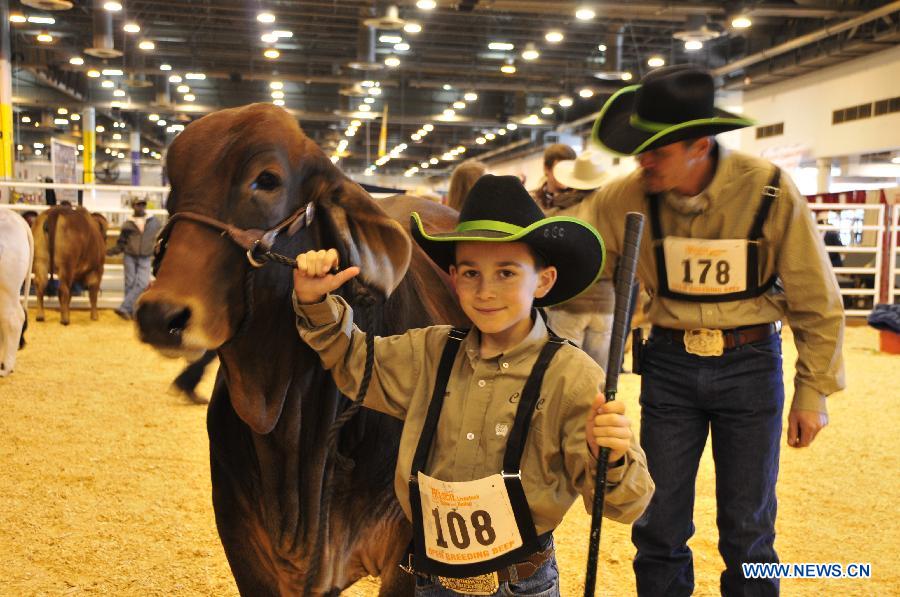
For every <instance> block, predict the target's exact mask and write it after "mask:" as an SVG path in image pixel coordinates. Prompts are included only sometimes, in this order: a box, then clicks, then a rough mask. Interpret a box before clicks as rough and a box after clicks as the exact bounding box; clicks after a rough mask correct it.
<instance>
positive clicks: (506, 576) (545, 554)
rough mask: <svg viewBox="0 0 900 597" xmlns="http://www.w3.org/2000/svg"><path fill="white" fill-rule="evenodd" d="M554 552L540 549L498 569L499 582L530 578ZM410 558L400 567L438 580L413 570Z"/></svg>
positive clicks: (434, 578) (549, 549)
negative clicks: (405, 564) (406, 563)
mask: <svg viewBox="0 0 900 597" xmlns="http://www.w3.org/2000/svg"><path fill="white" fill-rule="evenodd" d="M553 552H554V549H553V548H552V547H548V548H547V549H545V550H544V551H539V552H537V553H534V554H531V555H530V556H528V557H527V558H525V559H524V560H522V561H521V562H517V563H515V564H513V565H511V566H507V567H505V568H502V569H500V570H498V571H497V572H496V574H497V582H518V581H520V580H525V579H526V578H529V577H530V576H531V575H532V574H534V573H535V572H537V571H538V568H540V567H541V566H543V565H544V563H545V562H546V561H547V560H549V559H550V558H551V557H552V556H553ZM409 560H410V561H409V565H408V566H404V565H402V564H401V566H400V568H402V569H403V570H405V571H406V572H410V573H412V574H415V575H417V576H424V577H428V578H430V579H432V580H437V577H433V576H432V575H430V574H422V573H421V572H417V571H415V570H413V568H412V556H410V557H409Z"/></svg>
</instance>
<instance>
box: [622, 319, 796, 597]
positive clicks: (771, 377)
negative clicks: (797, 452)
mask: <svg viewBox="0 0 900 597" xmlns="http://www.w3.org/2000/svg"><path fill="white" fill-rule="evenodd" d="M783 405H784V383H783V381H782V372H781V337H780V336H779V335H775V336H773V337H771V338H769V339H767V340H762V341H760V342H755V343H752V344H747V345H744V346H741V347H738V348H736V349H733V350H726V352H725V354H723V355H722V356H718V357H700V356H696V355H692V354H688V353H687V352H685V350H684V346H682V345H681V344H680V343H674V342H671V341H669V340H668V339H666V338H662V337H656V338H651V339H650V341H649V342H648V344H647V346H646V348H645V351H644V361H643V378H642V384H641V445H642V446H643V448H644V451H645V452H646V453H647V464H648V467H649V469H650V476H651V477H653V480H654V481H655V483H656V493H655V494H654V495H653V499H652V500H651V501H650V505H649V507H648V508H647V511H646V512H645V513H644V515H643V516H641V518H640V519H638V521H637V522H636V523H635V524H634V527H633V529H632V540H633V542H634V545H635V547H637V550H638V552H637V556H636V557H635V560H634V571H635V576H636V578H637V589H638V594H639V595H642V596H644V595H645V596H652V597H663V596H682V595H690V594H691V593H692V592H693V589H694V568H693V559H692V556H691V550H690V549H689V548H688V547H687V541H688V539H690V537H691V536H692V535H693V534H694V523H693V511H694V486H695V481H696V477H697V467H698V465H699V461H700V456H701V454H702V453H703V448H704V446H705V444H706V437H707V432H708V431H709V430H711V432H712V452H713V459H714V461H715V467H716V499H717V502H718V515H717V518H716V523H717V525H718V527H719V553H721V554H722V558H723V559H724V560H725V566H726V570H725V572H723V573H722V576H721V579H720V586H721V591H722V594H723V595H728V596H731V595H777V594H778V580H777V579H757V580H748V579H744V576H743V572H742V570H741V563H744V562H777V561H778V556H777V555H776V554H775V549H774V547H773V543H774V541H775V511H776V499H775V482H776V480H777V478H778V455H779V447H780V441H781V414H782V407H783Z"/></svg>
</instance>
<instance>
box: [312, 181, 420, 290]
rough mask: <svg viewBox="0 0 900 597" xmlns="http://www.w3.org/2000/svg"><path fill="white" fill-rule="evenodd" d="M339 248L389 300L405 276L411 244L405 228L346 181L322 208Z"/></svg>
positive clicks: (364, 192)
mask: <svg viewBox="0 0 900 597" xmlns="http://www.w3.org/2000/svg"><path fill="white" fill-rule="evenodd" d="M323 207H324V208H325V211H326V213H325V216H326V219H327V220H328V221H329V223H330V225H331V228H332V232H333V234H334V236H335V238H336V239H337V241H338V242H339V243H340V244H341V245H343V246H341V247H338V250H339V251H341V254H342V255H343V256H346V259H347V261H348V262H349V264H350V265H358V266H359V268H360V270H361V271H360V277H361V278H362V280H363V282H365V284H366V285H367V286H369V287H372V288H375V289H378V290H380V291H381V292H383V293H384V295H385V296H389V295H390V294H391V293H392V292H393V291H394V289H395V288H397V286H398V285H399V284H400V280H402V279H403V276H405V275H406V270H407V268H409V262H410V260H411V259H412V241H411V240H410V238H409V235H408V234H407V233H406V231H404V230H403V227H402V226H400V224H399V223H397V222H396V221H395V220H393V219H391V218H390V216H388V215H387V214H386V213H385V212H384V210H382V209H381V208H380V207H378V204H377V203H375V200H374V199H372V197H371V196H370V195H369V194H368V193H367V192H366V191H364V190H363V188H362V187H360V186H359V185H358V184H356V183H355V182H352V181H351V180H348V179H344V180H343V181H341V182H340V183H339V185H338V186H337V188H336V191H335V192H334V193H333V194H332V196H331V197H330V200H328V201H327V202H325V204H324V205H323Z"/></svg>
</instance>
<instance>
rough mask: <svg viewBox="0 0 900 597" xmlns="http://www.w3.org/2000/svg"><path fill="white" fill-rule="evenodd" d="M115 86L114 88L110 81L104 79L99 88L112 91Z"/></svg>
mask: <svg viewBox="0 0 900 597" xmlns="http://www.w3.org/2000/svg"><path fill="white" fill-rule="evenodd" d="M115 86H116V84H115V83H113V82H112V81H110V80H109V79H105V80H103V81H101V82H100V87H103V88H104V89H112V88H113V87H115Z"/></svg>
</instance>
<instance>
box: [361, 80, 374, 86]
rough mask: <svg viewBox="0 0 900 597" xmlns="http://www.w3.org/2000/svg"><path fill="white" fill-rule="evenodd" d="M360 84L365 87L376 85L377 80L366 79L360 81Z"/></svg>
mask: <svg viewBox="0 0 900 597" xmlns="http://www.w3.org/2000/svg"><path fill="white" fill-rule="evenodd" d="M360 85H362V86H363V87H375V81H370V80H369V79H366V80H365V81H363V82H362V83H360Z"/></svg>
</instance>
